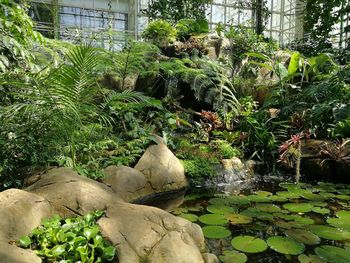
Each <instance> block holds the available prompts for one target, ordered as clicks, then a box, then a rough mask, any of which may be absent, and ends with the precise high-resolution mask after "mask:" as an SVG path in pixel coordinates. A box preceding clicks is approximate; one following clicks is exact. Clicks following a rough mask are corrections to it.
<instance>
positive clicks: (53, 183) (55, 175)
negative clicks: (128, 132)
mask: <svg viewBox="0 0 350 263" xmlns="http://www.w3.org/2000/svg"><path fill="white" fill-rule="evenodd" d="M26 190H27V191H30V192H33V193H35V194H37V195H40V196H42V197H45V198H46V199H47V200H48V201H49V202H50V204H51V206H52V207H53V208H54V209H55V211H56V213H58V214H60V215H61V216H64V217H67V216H72V215H84V214H86V213H88V212H91V211H94V210H105V208H106V205H107V204H109V203H113V202H117V201H122V199H121V198H119V197H118V196H117V195H116V194H115V193H114V192H113V190H112V189H110V188H109V187H108V186H106V185H105V184H102V183H99V182H96V181H94V180H91V179H89V178H86V177H83V176H80V175H78V174H77V173H76V172H75V171H73V170H72V169H71V168H58V169H52V170H49V171H48V172H47V173H46V174H43V175H42V176H41V179H40V180H39V181H37V182H36V183H34V184H33V185H31V186H29V187H28V188H27V189H26Z"/></svg>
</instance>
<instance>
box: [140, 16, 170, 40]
mask: <svg viewBox="0 0 350 263" xmlns="http://www.w3.org/2000/svg"><path fill="white" fill-rule="evenodd" d="M142 37H143V38H144V39H145V40H147V41H149V42H150V43H152V44H154V45H156V46H158V47H167V46H168V45H169V44H170V43H172V42H173V41H174V40H175V37H176V29H175V28H174V27H173V26H172V25H171V24H170V23H168V22H167V21H165V20H155V21H152V22H151V23H149V24H148V26H147V27H146V29H145V30H144V31H143V33H142Z"/></svg>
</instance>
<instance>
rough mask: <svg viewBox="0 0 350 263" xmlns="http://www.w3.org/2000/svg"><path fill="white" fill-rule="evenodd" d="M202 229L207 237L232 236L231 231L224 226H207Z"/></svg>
mask: <svg viewBox="0 0 350 263" xmlns="http://www.w3.org/2000/svg"><path fill="white" fill-rule="evenodd" d="M202 230H203V234H204V236H205V237H206V238H213V239H221V238H226V237H229V236H231V231H230V230H228V229H227V228H225V227H222V226H205V227H203V228H202Z"/></svg>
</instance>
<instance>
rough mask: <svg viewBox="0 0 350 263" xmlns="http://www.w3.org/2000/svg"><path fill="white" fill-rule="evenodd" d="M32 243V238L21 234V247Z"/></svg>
mask: <svg viewBox="0 0 350 263" xmlns="http://www.w3.org/2000/svg"><path fill="white" fill-rule="evenodd" d="M30 244H32V240H31V239H30V237H29V236H23V237H21V238H20V239H19V245H20V246H21V247H23V248H27V247H29V246H30Z"/></svg>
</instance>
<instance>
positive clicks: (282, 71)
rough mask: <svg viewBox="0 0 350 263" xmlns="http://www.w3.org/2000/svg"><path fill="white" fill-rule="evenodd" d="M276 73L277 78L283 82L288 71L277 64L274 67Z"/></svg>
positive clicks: (280, 64)
mask: <svg viewBox="0 0 350 263" xmlns="http://www.w3.org/2000/svg"><path fill="white" fill-rule="evenodd" d="M276 73H277V76H278V77H279V78H280V80H282V81H283V80H284V79H285V78H286V77H288V70H287V69H286V67H285V66H284V65H283V64H282V63H277V66H276Z"/></svg>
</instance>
